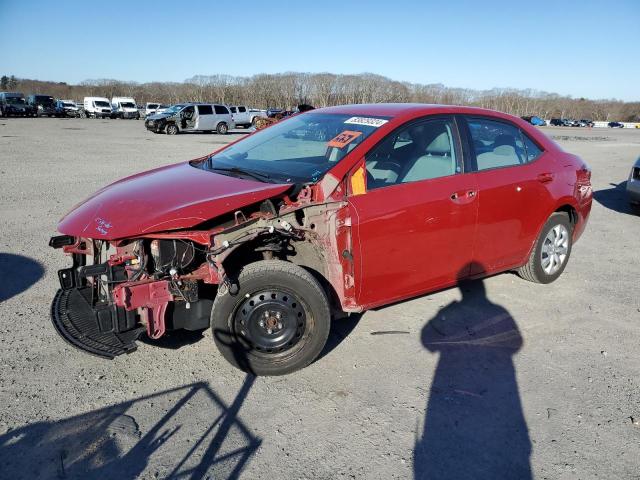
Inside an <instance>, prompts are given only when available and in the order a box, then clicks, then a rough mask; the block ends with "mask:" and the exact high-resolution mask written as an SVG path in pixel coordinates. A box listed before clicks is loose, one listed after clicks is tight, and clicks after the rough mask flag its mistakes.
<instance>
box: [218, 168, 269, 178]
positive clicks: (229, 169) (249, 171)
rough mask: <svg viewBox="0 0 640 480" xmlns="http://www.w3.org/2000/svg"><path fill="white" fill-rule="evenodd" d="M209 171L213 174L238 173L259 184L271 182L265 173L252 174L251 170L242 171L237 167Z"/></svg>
mask: <svg viewBox="0 0 640 480" xmlns="http://www.w3.org/2000/svg"><path fill="white" fill-rule="evenodd" d="M210 169H211V170H213V171H214V172H229V173H238V174H240V175H246V176H248V177H252V178H255V179H256V180H259V181H261V182H265V181H269V180H271V177H270V176H269V175H267V174H266V173H260V172H254V171H252V170H244V169H242V168H238V167H230V168H227V167H213V166H212V167H210Z"/></svg>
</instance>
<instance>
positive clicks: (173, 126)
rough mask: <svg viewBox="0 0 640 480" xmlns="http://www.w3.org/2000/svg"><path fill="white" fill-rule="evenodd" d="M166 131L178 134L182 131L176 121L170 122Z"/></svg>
mask: <svg viewBox="0 0 640 480" xmlns="http://www.w3.org/2000/svg"><path fill="white" fill-rule="evenodd" d="M165 131H166V132H167V135H177V134H178V133H179V132H180V129H179V128H178V126H177V125H176V124H175V123H170V124H169V125H167V128H166V129H165Z"/></svg>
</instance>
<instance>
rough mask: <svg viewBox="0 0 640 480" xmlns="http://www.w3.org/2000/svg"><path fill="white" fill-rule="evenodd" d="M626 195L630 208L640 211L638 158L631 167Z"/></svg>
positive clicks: (639, 161) (639, 165)
mask: <svg viewBox="0 0 640 480" xmlns="http://www.w3.org/2000/svg"><path fill="white" fill-rule="evenodd" d="M627 195H628V197H629V203H630V204H631V206H632V207H635V208H636V209H637V210H640V157H638V159H637V160H636V163H634V164H633V167H631V173H630V174H629V180H627Z"/></svg>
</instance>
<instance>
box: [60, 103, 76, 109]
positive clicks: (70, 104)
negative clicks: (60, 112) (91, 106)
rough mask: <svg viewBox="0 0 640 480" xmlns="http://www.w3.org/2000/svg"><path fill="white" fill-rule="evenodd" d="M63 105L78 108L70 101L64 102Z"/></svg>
mask: <svg viewBox="0 0 640 480" xmlns="http://www.w3.org/2000/svg"><path fill="white" fill-rule="evenodd" d="M62 105H63V106H65V107H70V108H76V106H75V104H73V103H69V102H62Z"/></svg>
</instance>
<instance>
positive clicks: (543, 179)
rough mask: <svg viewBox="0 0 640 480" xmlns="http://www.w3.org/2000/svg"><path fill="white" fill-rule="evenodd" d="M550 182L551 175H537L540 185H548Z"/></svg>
mask: <svg viewBox="0 0 640 480" xmlns="http://www.w3.org/2000/svg"><path fill="white" fill-rule="evenodd" d="M552 180H553V173H548V172H545V173H541V174H539V175H538V181H539V182H540V183H549V182H550V181H552Z"/></svg>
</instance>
